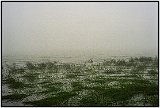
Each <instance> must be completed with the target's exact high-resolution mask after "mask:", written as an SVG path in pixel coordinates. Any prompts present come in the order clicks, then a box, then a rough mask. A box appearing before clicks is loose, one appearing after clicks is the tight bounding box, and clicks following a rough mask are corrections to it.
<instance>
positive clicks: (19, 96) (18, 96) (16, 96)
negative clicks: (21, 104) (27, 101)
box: [2, 94, 28, 101]
mask: <svg viewBox="0 0 160 108" xmlns="http://www.w3.org/2000/svg"><path fill="white" fill-rule="evenodd" d="M27 96H28V95H26V94H11V95H6V96H2V100H10V101H19V100H22V99H24V98H25V97H27Z"/></svg>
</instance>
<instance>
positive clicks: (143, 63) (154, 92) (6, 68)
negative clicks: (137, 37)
mask: <svg viewBox="0 0 160 108" xmlns="http://www.w3.org/2000/svg"><path fill="white" fill-rule="evenodd" d="M158 92H159V91H158V59H157V58H156V57H155V58H152V57H139V58H136V57H134V58H127V59H113V58H112V59H103V60H102V59H101V60H93V59H90V60H85V61H83V62H82V61H81V62H80V63H76V62H61V61H45V62H44V61H43V62H42V61H41V62H39V61H38V62H34V61H32V60H28V61H23V62H22V61H21V60H18V62H17V61H16V62H13V61H12V63H11V62H10V61H9V60H7V59H5V60H4V61H3V68H2V106H158V103H159V102H158Z"/></svg>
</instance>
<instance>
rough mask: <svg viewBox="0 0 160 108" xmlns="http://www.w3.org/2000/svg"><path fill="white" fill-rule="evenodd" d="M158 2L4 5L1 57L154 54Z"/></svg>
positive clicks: (156, 42) (7, 3) (8, 3)
mask: <svg viewBox="0 0 160 108" xmlns="http://www.w3.org/2000/svg"><path fill="white" fill-rule="evenodd" d="M157 50H158V3H156V2H155V3H154V2H137V3H136V2H77V3H76V2H48V3H47V2H37V3H36V2H35V3H34V2H30V3H29V2H28V3H25V2H24V3H22V2H3V4H2V54H3V56H5V55H21V54H22V55H23V54H24V55H25V54H26V55H54V54H58V53H61V54H72V53H81V54H83V53H84V54H85V53H90V54H93V53H94V54H96V53H103V54H110V55H134V54H141V55H157V53H158V51H157Z"/></svg>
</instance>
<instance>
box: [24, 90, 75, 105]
mask: <svg viewBox="0 0 160 108" xmlns="http://www.w3.org/2000/svg"><path fill="white" fill-rule="evenodd" d="M75 95H77V94H76V93H71V92H60V93H58V94H57V95H56V96H53V97H48V98H44V99H41V100H37V101H28V102H24V103H25V104H29V105H33V106H65V105H64V103H65V102H66V101H68V99H69V98H71V97H72V96H75Z"/></svg>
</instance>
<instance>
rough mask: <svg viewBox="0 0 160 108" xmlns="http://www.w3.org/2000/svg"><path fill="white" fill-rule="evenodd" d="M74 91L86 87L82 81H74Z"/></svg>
mask: <svg viewBox="0 0 160 108" xmlns="http://www.w3.org/2000/svg"><path fill="white" fill-rule="evenodd" d="M71 84H72V88H73V91H81V90H82V89H83V88H84V87H83V85H82V84H81V83H80V82H72V83H71Z"/></svg>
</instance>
